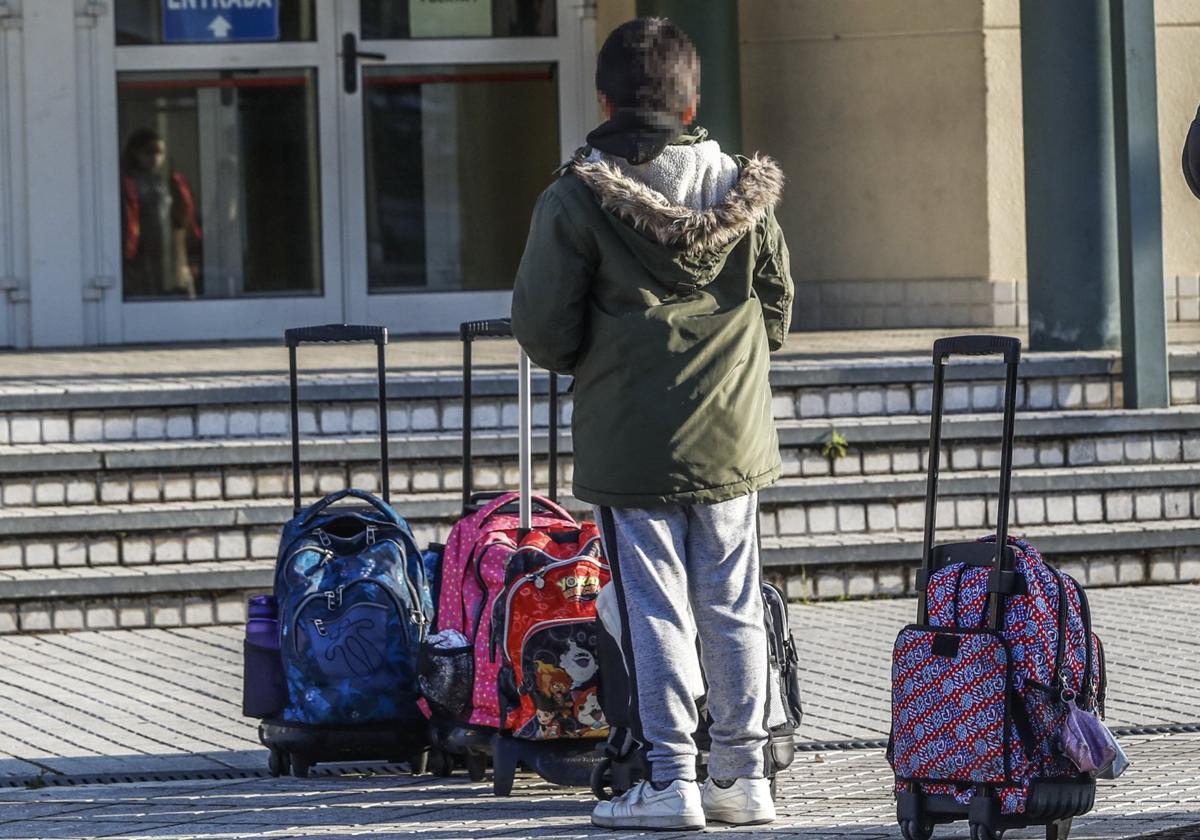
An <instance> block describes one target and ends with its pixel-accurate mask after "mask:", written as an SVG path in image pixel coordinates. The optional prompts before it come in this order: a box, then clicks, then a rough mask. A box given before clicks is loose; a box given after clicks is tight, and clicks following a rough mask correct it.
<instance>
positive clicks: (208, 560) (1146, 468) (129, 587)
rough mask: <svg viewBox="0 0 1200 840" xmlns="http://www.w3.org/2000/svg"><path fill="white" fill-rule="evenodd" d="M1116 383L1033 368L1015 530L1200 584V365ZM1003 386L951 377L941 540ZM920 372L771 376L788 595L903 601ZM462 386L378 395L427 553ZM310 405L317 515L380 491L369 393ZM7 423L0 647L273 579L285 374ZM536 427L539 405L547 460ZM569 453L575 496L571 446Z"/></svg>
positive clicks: (994, 445)
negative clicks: (1152, 390) (1167, 395)
mask: <svg viewBox="0 0 1200 840" xmlns="http://www.w3.org/2000/svg"><path fill="white" fill-rule="evenodd" d="M1117 370H1118V361H1117V358H1116V356H1115V355H1113V354H1108V353H1094V354H1069V355H1058V354H1040V355H1038V354H1035V355H1031V356H1028V357H1027V359H1026V360H1025V361H1024V362H1023V363H1022V378H1021V389H1020V394H1019V398H1018V405H1019V407H1020V412H1019V414H1018V419H1017V427H1016V428H1017V438H1018V440H1017V447H1016V450H1015V453H1014V461H1015V467H1016V472H1015V477H1014V481H1013V490H1014V498H1015V501H1014V505H1013V511H1012V517H1013V519H1012V522H1013V525H1012V531H1013V533H1014V534H1024V535H1027V536H1028V537H1030V539H1031V540H1032V541H1034V542H1035V543H1036V544H1037V545H1038V547H1039V548H1040V549H1041V550H1042V552H1043V553H1044V554H1045V555H1046V556H1047V557H1048V558H1050V559H1051V561H1052V562H1055V563H1057V564H1058V565H1060V566H1061V567H1063V568H1065V569H1067V570H1068V571H1070V572H1071V573H1072V574H1074V575H1076V576H1077V577H1079V578H1080V579H1081V580H1083V581H1085V582H1086V583H1087V584H1089V585H1091V586H1097V585H1108V584H1129V583H1148V582H1174V581H1191V580H1200V489H1198V488H1197V481H1196V474H1197V473H1196V470H1197V467H1198V466H1200V406H1198V405H1197V393H1198V388H1197V385H1198V382H1200V351H1195V350H1191V349H1188V350H1177V351H1176V352H1174V353H1173V354H1172V357H1171V373H1172V396H1173V401H1174V403H1175V405H1173V407H1172V408H1170V409H1165V410H1157V411H1136V412H1135V411H1124V410H1122V409H1121V408H1120V406H1121V402H1122V399H1121V384H1120V377H1119V374H1118V372H1117ZM1001 374H1002V370H1001V368H1000V366H999V365H997V364H989V363H970V362H968V363H962V364H958V363H955V364H954V365H952V366H951V367H950V368H949V371H948V383H949V385H948V389H947V394H946V406H947V410H948V411H949V412H951V413H952V414H953V415H954V416H953V417H951V418H950V419H949V420H948V421H947V422H946V424H945V426H944V439H945V450H944V457H943V468H942V480H941V493H942V495H941V501H940V503H939V510H938V521H939V525H940V527H941V528H942V529H944V530H943V531H942V532H941V534H942V536H943V538H945V539H969V538H973V537H975V536H977V535H979V534H981V533H984V532H986V531H987V530H988V528H989V527H992V524H993V523H994V520H995V514H996V510H995V487H996V484H997V482H998V474H997V472H996V469H997V467H998V464H999V448H998V439H999V434H1000V419H999V413H998V409H999V406H1000V399H1001V385H1000V383H999V377H1000V376H1001ZM930 379H931V367H930V365H929V363H928V360H927V358H926V357H925V356H921V357H892V358H879V359H841V360H836V359H835V360H803V361H788V362H784V363H780V364H778V365H776V367H775V368H774V369H773V371H772V381H773V384H774V388H775V399H774V405H775V414H776V417H777V419H778V423H779V433H780V444H781V449H782V455H783V463H784V474H785V477H784V478H783V480H781V481H780V482H779V483H778V484H777V485H775V486H774V487H771V488H769V489H768V490H766V491H764V492H763V494H762V522H761V525H762V536H763V548H764V562H765V563H766V564H767V567H768V574H769V575H770V576H772V577H773V578H775V579H776V580H777V581H778V582H780V583H781V584H783V585H784V586H785V588H786V591H787V593H788V595H789V597H791V598H817V599H828V598H841V597H848V596H850V597H857V596H867V595H877V594H879V595H897V594H903V593H908V592H911V591H912V587H913V584H914V572H915V568H916V563H917V558H918V557H919V555H920V540H921V528H922V525H923V521H924V503H923V499H924V492H925V476H924V472H923V470H924V468H925V465H926V458H927V454H928V453H927V447H928V435H929V429H928V416H927V415H928V411H929V402H930ZM461 387H462V386H461V381H460V379H459V377H458V375H457V373H455V372H445V373H436V372H434V373H430V372H424V373H420V374H405V373H395V374H394V375H393V376H391V377H390V380H389V395H390V397H391V403H390V410H389V417H388V423H389V428H390V429H391V432H392V458H393V463H392V488H391V490H392V494H393V503H394V504H395V505H396V507H397V508H398V509H399V510H400V511H401V513H402V514H403V515H404V516H405V517H406V518H408V519H409V521H410V522H411V524H412V526H413V529H414V531H415V532H416V534H417V537H418V540H419V541H421V542H426V541H432V540H436V539H438V538H441V537H444V535H445V533H446V532H447V530H448V529H449V527H450V525H451V524H452V523H453V521H454V519H455V518H456V516H457V515H458V513H459V510H460V499H459V493H460V491H461V474H460V471H461V464H460V442H459V441H460V434H461V428H462V406H461V400H460V396H461ZM535 387H540V388H541V389H542V392H543V393H544V391H545V387H546V383H545V380H544V379H543V380H539V381H537V382H535ZM301 396H302V401H303V406H302V411H301V416H300V428H301V433H302V434H303V435H304V438H305V447H304V456H305V462H304V472H303V488H304V493H305V495H306V498H313V497H315V496H317V495H320V494H324V493H327V492H332V491H334V490H337V489H340V488H342V487H344V486H347V484H353V485H354V486H358V487H362V488H364V489H367V490H375V491H377V490H378V489H379V488H378V477H377V476H378V472H377V467H378V464H377V460H376V459H377V447H376V445H375V443H374V439H373V435H374V433H375V432H376V423H377V420H376V416H375V406H374V402H373V400H374V397H375V383H374V380H373V378H371V377H370V376H367V375H363V376H358V375H347V374H345V373H340V372H339V373H336V374H334V373H326V374H319V375H316V376H313V377H310V378H306V379H304V380H303V384H302V391H301ZM561 408H562V420H563V421H564V423H567V424H568V425H569V419H570V413H571V403H570V399H569V398H565V399H564V400H563V402H562V404H561ZM0 409H2V412H0V633H15V632H34V631H45V630H58V629H61V630H67V629H79V628H85V627H86V628H106V627H145V626H180V625H193V624H211V623H226V622H236V621H240V620H242V618H243V615H244V601H245V596H246V594H247V593H248V592H251V591H261V590H263V589H265V588H268V587H269V586H270V580H271V572H272V568H273V558H274V555H275V551H276V547H277V537H278V530H279V526H280V525H281V524H282V522H283V521H284V520H285V519H287V517H288V516H289V515H290V512H291V503H290V494H291V484H290V481H291V477H290V457H291V452H290V445H289V442H288V425H289V420H288V408H287V386H286V377H285V376H279V375H248V376H247V375H209V376H199V377H192V378H188V379H181V378H171V377H146V378H143V379H134V380H130V379H111V380H104V379H96V378H90V379H80V380H75V379H71V378H57V379H52V380H41V381H35V382H17V383H13V382H10V383H8V384H6V385H4V387H3V388H2V389H0ZM474 413H475V423H474V425H475V428H476V429H477V430H478V431H477V433H476V436H475V438H474V441H475V442H474V450H475V454H476V472H475V476H476V477H475V485H476V487H477V488H478V489H481V490H487V489H500V488H505V487H512V486H515V485H516V482H517V463H516V457H515V452H516V433H515V427H516V422H517V403H516V380H515V377H514V376H513V375H512V374H511V373H509V372H507V371H505V372H504V373H496V372H493V373H485V374H484V375H483V376H481V377H480V379H479V380H478V381H477V386H476V402H475V412H474ZM547 420H548V416H547V413H546V406H545V403H544V402H543V403H541V404H540V405H539V406H538V410H537V412H535V427H537V428H540V429H541V430H542V436H541V438H539V439H538V440H537V441H536V444H535V445H536V446H539V447H540V448H541V449H542V450H543V451H544V448H545V432H544V430H545V428H546V426H547ZM835 442H842V445H841V446H837V445H834V444H835ZM560 450H561V451H562V452H563V453H564V458H563V463H562V464H561V467H560V472H561V474H560V479H561V483H560V486H566V487H568V488H569V486H570V478H571V463H570V453H571V441H570V436H569V434H568V433H566V432H564V433H563V435H562V436H561V440H560ZM546 480H547V475H546V468H545V466H544V465H539V466H538V468H537V469H536V470H535V481H536V482H537V483H538V484H539V485H540V486H543V487H544V486H545V483H546ZM566 502H567V505H568V506H569V507H571V508H572V509H574V510H576V511H578V512H579V513H581V514H583V513H586V511H587V508H586V506H583V505H580V504H579V503H577V502H575V501H574V500H572V499H570V498H568V499H567V500H566Z"/></svg>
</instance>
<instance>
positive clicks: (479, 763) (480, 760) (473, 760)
mask: <svg viewBox="0 0 1200 840" xmlns="http://www.w3.org/2000/svg"><path fill="white" fill-rule="evenodd" d="M467 776H469V777H470V779H471V781H472V782H482V781H483V779H484V777H485V776H487V757H486V756H482V755H475V754H474V753H471V754H470V755H468V756H467Z"/></svg>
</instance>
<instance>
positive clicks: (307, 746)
mask: <svg viewBox="0 0 1200 840" xmlns="http://www.w3.org/2000/svg"><path fill="white" fill-rule="evenodd" d="M286 340H287V345H288V350H289V354H290V360H291V411H292V495H293V502H294V505H293V510H294V516H293V517H292V519H291V520H290V521H289V522H288V523H287V524H286V525H285V526H284V528H283V534H282V536H281V538H280V541H279V558H278V560H277V562H276V566H275V592H274V594H275V602H276V603H277V605H278V624H279V655H278V664H279V666H280V668H281V671H282V680H281V682H282V683H283V684H284V685H286V691H284V692H282V693H281V696H280V697H279V698H278V703H277V705H276V707H275V709H274V710H273V712H272V713H271V714H270V715H267V716H265V717H264V719H263V722H262V724H261V725H260V726H259V740H260V741H262V743H263V745H264V746H266V747H268V748H270V750H271V756H270V761H269V768H270V770H271V773H272V774H273V775H276V776H278V775H281V774H283V773H288V772H291V773H292V774H293V775H295V776H306V775H307V774H308V770H309V768H310V767H311V766H312V765H313V764H316V763H317V762H327V761H362V760H367V759H382V760H386V761H392V762H399V761H407V762H408V763H409V764H410V766H411V767H412V769H413V771H414V772H423V771H424V768H425V764H426V760H427V756H428V745H429V732H428V726H427V725H426V722H425V717H424V715H422V714H421V711H420V707H419V706H418V705H417V700H418V689H417V654H418V651H419V650H420V647H421V642H422V640H423V639H424V637H425V630H426V628H427V627H428V626H429V625H430V624H431V623H432V621H433V597H432V595H431V590H430V585H429V579H428V575H427V573H426V565H425V560H424V558H423V557H422V555H421V551H420V550H419V549H418V548H417V544H416V542H415V540H414V539H413V534H412V530H411V529H410V528H409V526H408V523H407V522H405V521H404V519H403V518H402V517H401V516H400V515H399V514H398V513H397V512H396V511H395V510H394V509H393V508H392V506H391V504H390V499H389V494H388V483H389V476H388V436H387V394H386V371H385V365H384V345H385V344H386V343H387V330H386V329H385V328H383V327H370V326H345V325H340V324H331V325H329V326H323V327H302V328H299V329H292V330H288V331H287V333H286ZM353 341H371V342H374V343H375V345H376V347H377V348H378V368H379V431H380V466H381V473H382V485H381V486H382V488H383V498H382V499H378V498H376V497H375V496H373V495H371V494H370V493H367V492H365V491H363V490H354V489H347V490H341V491H339V492H337V493H333V494H331V495H329V496H326V497H325V498H323V499H321V500H320V501H317V502H315V503H314V504H312V505H310V506H309V507H307V508H305V509H303V510H301V507H300V437H299V431H298V430H299V425H300V424H299V396H298V394H299V389H298V387H297V376H296V348H297V347H298V346H299V345H301V344H308V343H325V342H353ZM346 499H351V500H355V501H358V502H360V503H364V504H358V505H354V506H348V505H343V504H338V503H339V502H342V501H343V500H346ZM248 661H249V660H248ZM263 711H265V710H263ZM261 713H262V712H260V714H261Z"/></svg>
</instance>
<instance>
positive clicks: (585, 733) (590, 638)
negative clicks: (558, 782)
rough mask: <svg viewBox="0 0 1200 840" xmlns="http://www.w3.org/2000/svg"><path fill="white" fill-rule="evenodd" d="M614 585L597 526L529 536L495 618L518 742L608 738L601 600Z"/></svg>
mask: <svg viewBox="0 0 1200 840" xmlns="http://www.w3.org/2000/svg"><path fill="white" fill-rule="evenodd" d="M608 582H609V570H608V564H607V563H606V562H605V561H604V559H603V557H601V556H600V537H599V534H598V532H597V530H596V525H595V523H592V522H585V523H583V524H582V525H581V526H580V527H579V528H577V529H576V528H570V529H567V528H564V529H549V530H546V531H541V532H534V533H531V534H529V535H528V536H527V537H526V538H525V539H524V540H522V542H521V545H520V547H519V548H518V549H517V551H516V552H514V554H513V556H512V558H511V559H510V560H509V564H508V569H507V570H506V575H505V584H504V589H503V590H501V593H500V597H499V598H497V599H496V606H495V609H494V610H493V612H492V645H493V651H492V653H493V654H494V655H495V654H498V656H499V659H500V663H501V664H500V675H499V689H500V690H499V695H500V697H499V699H500V719H501V726H502V729H503V730H504V731H505V732H508V733H511V734H512V735H513V736H514V737H516V738H522V739H525V740H530V741H540V740H549V739H558V738H604V737H606V736H607V735H608V724H607V722H606V721H605V720H604V714H603V712H601V711H600V700H599V676H600V674H599V663H598V660H597V656H596V632H597V624H596V598H597V596H598V595H599V594H600V590H601V588H602V587H604V586H605V585H606V584H607V583H608Z"/></svg>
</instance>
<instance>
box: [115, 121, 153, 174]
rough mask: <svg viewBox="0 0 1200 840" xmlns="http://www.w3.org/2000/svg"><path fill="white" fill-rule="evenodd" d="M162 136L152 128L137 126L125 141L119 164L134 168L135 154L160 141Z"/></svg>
mask: <svg viewBox="0 0 1200 840" xmlns="http://www.w3.org/2000/svg"><path fill="white" fill-rule="evenodd" d="M161 142H162V137H160V136H159V135H158V132H157V131H155V130H154V129H152V128H139V129H138V130H137V131H135V132H133V134H130V135H129V139H128V140H126V141H125V150H124V151H123V152H122V153H121V166H122V168H124V169H127V170H128V169H136V168H137V166H138V161H137V159H136V158H137V155H138V153H139V152H144V151H145V150H146V149H149V148H150V147H151V146H153V145H154V144H156V143H161Z"/></svg>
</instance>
